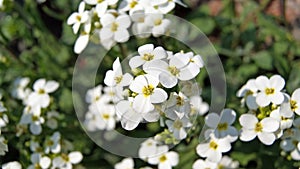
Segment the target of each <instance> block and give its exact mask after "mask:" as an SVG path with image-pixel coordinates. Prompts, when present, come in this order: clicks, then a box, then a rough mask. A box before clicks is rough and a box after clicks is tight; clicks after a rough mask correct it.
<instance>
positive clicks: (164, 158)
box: [148, 146, 179, 169]
mask: <svg viewBox="0 0 300 169" xmlns="http://www.w3.org/2000/svg"><path fill="white" fill-rule="evenodd" d="M178 162H179V155H178V154H177V153H176V152H174V151H170V152H168V146H159V147H157V149H156V155H155V156H154V157H150V158H149V159H148V163H149V164H152V165H157V164H158V169H172V167H174V166H176V165H177V164H178Z"/></svg>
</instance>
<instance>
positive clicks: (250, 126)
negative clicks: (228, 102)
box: [239, 114, 279, 145]
mask: <svg viewBox="0 0 300 169" xmlns="http://www.w3.org/2000/svg"><path fill="white" fill-rule="evenodd" d="M239 122H240V124H241V125H242V130H241V136H240V139H241V140H242V141H251V140H253V139H254V138H255V137H256V136H257V137H258V139H259V140H260V141H261V142H262V143H263V144H265V145H271V144H273V142H274V141H275V139H276V137H275V134H274V132H275V131H276V130H277V129H278V128H279V122H278V121H277V120H276V119H274V118H272V117H267V118H264V119H262V120H261V121H258V119H257V118H256V117H255V116H254V115H252V114H243V115H242V116H241V117H240V118H239Z"/></svg>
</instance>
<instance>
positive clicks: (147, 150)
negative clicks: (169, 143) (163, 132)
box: [138, 138, 158, 161]
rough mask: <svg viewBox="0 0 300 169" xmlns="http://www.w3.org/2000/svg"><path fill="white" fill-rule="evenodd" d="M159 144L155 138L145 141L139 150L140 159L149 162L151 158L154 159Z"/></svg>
mask: <svg viewBox="0 0 300 169" xmlns="http://www.w3.org/2000/svg"><path fill="white" fill-rule="evenodd" d="M157 144H158V143H157V141H156V140H154V139H153V138H149V139H147V140H146V141H144V142H143V143H142V144H141V147H140V148H139V152H138V154H139V158H140V159H142V160H145V161H147V160H148V158H149V157H153V156H154V155H155V153H156V148H157V146H158V145H157Z"/></svg>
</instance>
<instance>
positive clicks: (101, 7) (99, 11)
mask: <svg viewBox="0 0 300 169" xmlns="http://www.w3.org/2000/svg"><path fill="white" fill-rule="evenodd" d="M107 7H108V6H107V2H106V1H103V2H102V3H100V4H97V5H96V11H97V14H98V17H99V18H101V17H102V16H103V15H104V14H105V12H106V10H107Z"/></svg>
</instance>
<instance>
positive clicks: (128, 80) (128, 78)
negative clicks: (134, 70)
mask: <svg viewBox="0 0 300 169" xmlns="http://www.w3.org/2000/svg"><path fill="white" fill-rule="evenodd" d="M132 79H133V77H132V76H131V75H130V74H129V73H125V74H124V75H123V78H122V81H121V83H120V85H121V86H128V85H129V84H130V83H131V81H132Z"/></svg>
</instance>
